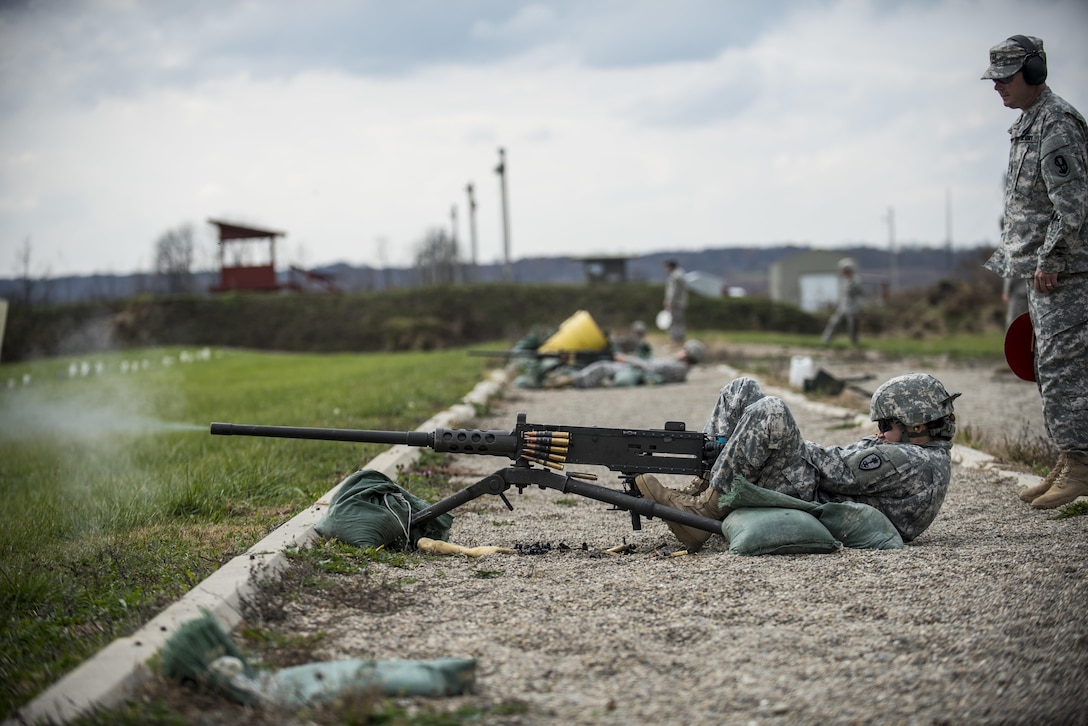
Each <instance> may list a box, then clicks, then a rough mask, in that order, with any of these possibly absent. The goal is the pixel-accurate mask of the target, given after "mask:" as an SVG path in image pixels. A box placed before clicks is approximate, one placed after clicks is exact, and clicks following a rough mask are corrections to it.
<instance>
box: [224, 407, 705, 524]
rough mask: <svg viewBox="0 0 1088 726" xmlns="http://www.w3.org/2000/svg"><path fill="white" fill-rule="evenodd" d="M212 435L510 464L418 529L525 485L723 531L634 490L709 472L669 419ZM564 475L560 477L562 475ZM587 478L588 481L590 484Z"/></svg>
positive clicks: (231, 429)
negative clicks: (576, 468) (604, 477)
mask: <svg viewBox="0 0 1088 726" xmlns="http://www.w3.org/2000/svg"><path fill="white" fill-rule="evenodd" d="M211 433H212V434H216V435H222V436H271V437H277V438H289V439H313V440H324V441H346V442H355V443H370V444H393V445H396V444H402V445H406V446H418V447H424V448H430V449H434V450H435V451H438V452H443V453H453V454H482V455H486V456H504V457H506V458H508V459H511V460H512V461H513V462H514V464H513V465H512V466H508V467H506V468H504V469H500V470H499V471H496V472H495V473H493V474H490V475H489V476H486V477H484V478H483V479H481V480H479V481H478V482H476V483H475V484H471V485H469V486H468V487H465V488H464V489H462V490H461V491H459V492H456V493H455V494H452V495H450V496H448V497H446V498H445V499H442V500H440V501H438V502H436V503H435V504H432V505H431V506H429V507H427V508H426V509H423V510H421V511H419V512H416V513H414V514H413V515H412V522H411V523H412V524H413V525H415V524H419V523H422V522H426V521H428V520H430V519H433V518H435V517H438V516H440V515H442V514H445V513H446V512H448V511H450V510H452V509H454V508H456V507H458V506H460V505H462V504H464V503H466V502H469V501H472V500H473V499H476V498H478V497H481V496H483V495H485V494H494V495H496V496H498V497H499V498H501V499H502V500H503V502H504V503H505V504H506V506H507V507H508V508H509V509H511V510H512V509H513V508H514V507H513V505H512V504H510V501H509V500H508V499H507V498H506V495H505V493H506V491H507V490H508V489H509V488H510V487H511V486H513V487H517V489H518V491H519V492H521V491H522V490H524V489H525V487H527V486H538V487H540V488H541V489H556V490H558V491H561V492H564V493H570V494H576V495H578V496H583V497H588V498H590V499H595V500H597V501H601V502H605V503H608V504H611V505H613V507H614V508H617V509H622V510H625V511H628V512H630V514H631V526H632V527H633V528H634V529H636V530H637V529H641V521H640V519H639V518H640V516H645V517H651V518H652V517H660V518H662V519H667V520H669V521H671V522H678V523H680V524H686V525H688V526H691V527H695V528H697V529H702V530H705V531H707V532H715V533H718V532H720V531H721V522H719V521H718V520H715V519H711V518H709V517H702V516H699V515H697V514H692V513H691V512H686V511H683V510H680V509H674V508H672V507H667V506H665V505H663V504H658V503H656V502H654V501H651V500H649V499H646V498H644V497H642V495H641V493H640V492H639V491H638V487H637V485H636V484H635V477H637V476H638V475H639V474H679V475H690V476H703V475H705V474H706V472H707V471H709V470H710V467H711V465H713V463H714V459H716V458H717V456H718V454H719V453H720V452H721V447H722V445H721V444H719V443H717V442H715V441H711V440H710V439H709V438H708V437H707V436H706V435H705V434H703V433H702V432H696V431H687V430H686V429H685V426H684V424H683V423H682V422H678V421H669V422H667V423H666V424H665V427H664V428H662V429H629V428H605V427H598V426H565V425H555V424H533V423H528V422H527V421H526V415H525V414H524V413H519V414H518V417H517V423H516V425H515V426H514V429H513V430H512V431H497V430H481V429H444V428H440V429H436V430H435V431H433V432H424V431H369V430H366V429H325V428H299V427H294V426H254V425H248V424H230V423H213V424H212V425H211ZM569 464H582V465H586V466H602V467H605V468H607V469H609V470H610V471H614V472H617V473H618V474H619V475H620V477H621V479H622V482H623V486H624V490H623V491H619V490H616V489H610V488H608V487H603V486H599V485H596V484H592V483H590V481H592V480H593V479H595V478H596V476H595V475H592V474H585V473H569V472H566V471H565V467H566V466H567V465H569ZM559 472H562V473H559ZM587 480H588V481H587Z"/></svg>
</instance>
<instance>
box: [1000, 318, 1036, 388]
mask: <svg viewBox="0 0 1088 726" xmlns="http://www.w3.org/2000/svg"><path fill="white" fill-rule="evenodd" d="M1005 360H1006V361H1007V362H1008V364H1009V368H1010V369H1012V372H1013V373H1015V374H1016V376H1017V377H1018V378H1022V379H1024V380H1025V381H1034V380H1035V328H1033V327H1032V326H1031V316H1030V315H1028V313H1024V314H1023V315H1021V316H1020V317H1018V318H1017V319H1016V320H1013V321H1012V325H1010V326H1009V329H1008V330H1006V331H1005Z"/></svg>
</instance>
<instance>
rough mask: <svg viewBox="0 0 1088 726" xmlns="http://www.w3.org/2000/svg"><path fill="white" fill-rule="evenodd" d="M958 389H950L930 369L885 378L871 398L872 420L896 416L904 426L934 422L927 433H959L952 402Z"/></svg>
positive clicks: (870, 417)
mask: <svg viewBox="0 0 1088 726" xmlns="http://www.w3.org/2000/svg"><path fill="white" fill-rule="evenodd" d="M959 395H960V394H959V393H949V392H948V390H947V389H945V387H944V384H942V383H941V382H940V381H938V380H937V379H936V378H934V377H933V376H931V375H929V374H928V373H907V374H906V375H902V376H896V377H895V378H892V379H891V380H888V381H885V382H884V383H883V384H881V386H880V387H879V388H877V389H876V392H875V393H873V397H872V399H871V400H870V401H869V419H870V420H871V421H881V420H889V419H890V420H893V421H898V422H900V423H902V424H903V425H904V426H908V427H909V426H918V425H920V424H927V423H934V424H935V426H933V427H930V428H929V429H928V430H927V431H926V432H925V435H928V436H934V437H938V438H947V439H951V438H952V437H953V436H954V435H955V433H956V423H955V421H956V417H955V415H954V413H955V412H954V409H953V405H952V402H953V401H955V400H956V398H957V397H959Z"/></svg>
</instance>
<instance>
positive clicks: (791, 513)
mask: <svg viewBox="0 0 1088 726" xmlns="http://www.w3.org/2000/svg"><path fill="white" fill-rule="evenodd" d="M722 536H724V537H725V538H726V539H727V540H728V541H729V551H730V552H732V553H733V554H736V555H795V554H825V553H828V552H835V551H836V550H838V549H840V548H841V547H842V545H841V544H840V543H839V542H838V541H837V540H836V539H835V538H834V537H832V536H831V533H830V532H828V531H827V527H824V526H823V525H822V524H820V520H818V519H816V518H815V517H814V516H812V515H811V514H809V513H808V512H802V511H801V510H799V509H788V508H785V507H742V508H740V509H734V510H733V511H732V512H730V513H729V515H728V516H727V517H726V518H725V520H724V521H723V522H722Z"/></svg>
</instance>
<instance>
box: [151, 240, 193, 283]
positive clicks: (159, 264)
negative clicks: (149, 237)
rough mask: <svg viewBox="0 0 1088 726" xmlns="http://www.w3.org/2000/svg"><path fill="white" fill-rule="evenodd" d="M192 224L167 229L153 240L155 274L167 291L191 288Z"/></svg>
mask: <svg viewBox="0 0 1088 726" xmlns="http://www.w3.org/2000/svg"><path fill="white" fill-rule="evenodd" d="M193 255H194V249H193V225H191V224H188V223H186V224H182V225H179V226H178V227H177V228H175V229H171V230H168V231H166V232H164V233H163V234H162V236H160V237H159V239H158V241H156V242H155V275H156V277H157V278H158V279H159V282H160V284H159V289H160V290H163V291H164V292H168V293H176V292H192V290H193Z"/></svg>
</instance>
